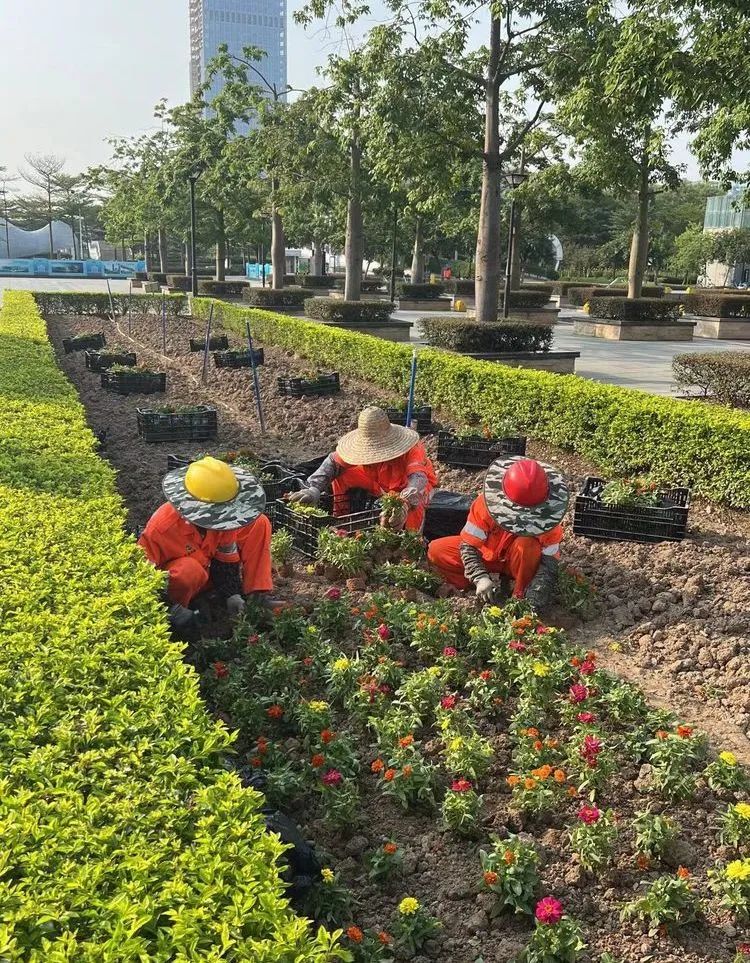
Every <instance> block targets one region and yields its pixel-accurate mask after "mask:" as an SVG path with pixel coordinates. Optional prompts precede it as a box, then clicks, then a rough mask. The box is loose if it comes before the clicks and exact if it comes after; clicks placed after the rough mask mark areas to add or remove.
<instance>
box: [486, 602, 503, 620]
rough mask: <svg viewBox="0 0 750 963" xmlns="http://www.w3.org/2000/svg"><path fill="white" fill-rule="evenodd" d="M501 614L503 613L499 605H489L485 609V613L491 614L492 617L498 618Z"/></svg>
mask: <svg viewBox="0 0 750 963" xmlns="http://www.w3.org/2000/svg"><path fill="white" fill-rule="evenodd" d="M502 614H503V610H502V609H501V608H500V606H499V605H491V606H490V607H489V608H488V609H487V615H491V616H492V618H493V619H499V618H500V616H501V615H502Z"/></svg>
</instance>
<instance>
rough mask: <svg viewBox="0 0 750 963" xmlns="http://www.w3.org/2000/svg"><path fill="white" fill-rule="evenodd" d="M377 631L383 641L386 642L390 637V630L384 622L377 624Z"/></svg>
mask: <svg viewBox="0 0 750 963" xmlns="http://www.w3.org/2000/svg"><path fill="white" fill-rule="evenodd" d="M377 632H378V635H379V636H380V638H381V639H382V640H383V642H387V641H388V639H390V637H391V630H390V629H389V628H388V626H387V625H386V624H385V623H384V622H383V623H381V624H380V625H379V626H378V629H377Z"/></svg>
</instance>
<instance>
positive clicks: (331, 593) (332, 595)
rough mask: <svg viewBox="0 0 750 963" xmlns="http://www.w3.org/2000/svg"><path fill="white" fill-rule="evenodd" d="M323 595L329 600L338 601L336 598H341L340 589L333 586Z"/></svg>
mask: <svg viewBox="0 0 750 963" xmlns="http://www.w3.org/2000/svg"><path fill="white" fill-rule="evenodd" d="M325 597H326V598H327V599H330V600H331V602H338V600H339V599H340V598H341V589H338V588H335V587H333V588H329V589H328V591H327V592H326V596H325Z"/></svg>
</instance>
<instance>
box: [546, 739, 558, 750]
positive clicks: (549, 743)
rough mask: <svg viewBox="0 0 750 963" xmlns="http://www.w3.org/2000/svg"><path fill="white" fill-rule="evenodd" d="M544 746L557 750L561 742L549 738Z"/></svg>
mask: <svg viewBox="0 0 750 963" xmlns="http://www.w3.org/2000/svg"><path fill="white" fill-rule="evenodd" d="M544 744H545V746H546V747H547V748H548V749H557V747H558V746H559V745H560V740H559V739H551V738H549V737H548V738H547V739H545V740H544Z"/></svg>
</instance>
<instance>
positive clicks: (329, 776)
mask: <svg viewBox="0 0 750 963" xmlns="http://www.w3.org/2000/svg"><path fill="white" fill-rule="evenodd" d="M322 778H323V784H324V785H325V786H338V784H339V783H340V782H341V780H342V779H343V778H344V777H343V776H342V775H341V773H340V772H339V771H338V769H329V770H328V772H326V773H324V774H323V777H322Z"/></svg>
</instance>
